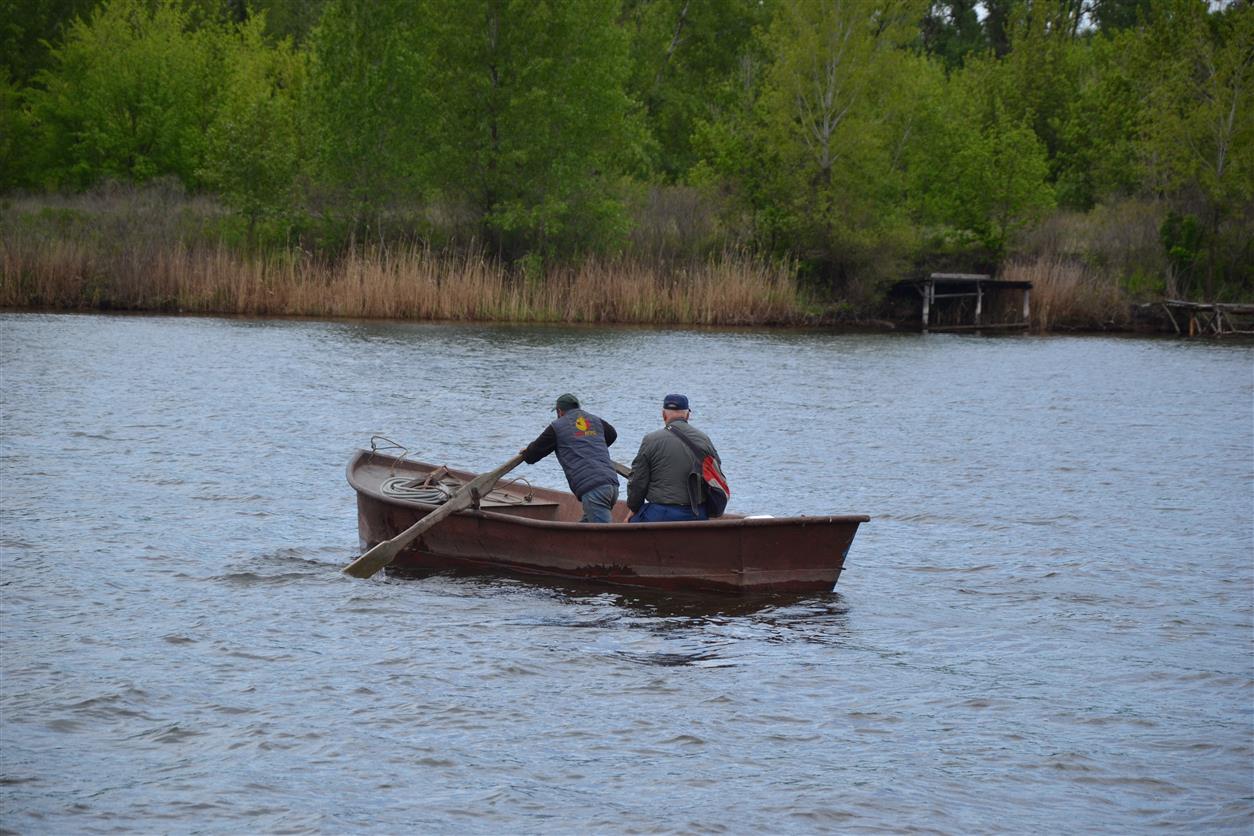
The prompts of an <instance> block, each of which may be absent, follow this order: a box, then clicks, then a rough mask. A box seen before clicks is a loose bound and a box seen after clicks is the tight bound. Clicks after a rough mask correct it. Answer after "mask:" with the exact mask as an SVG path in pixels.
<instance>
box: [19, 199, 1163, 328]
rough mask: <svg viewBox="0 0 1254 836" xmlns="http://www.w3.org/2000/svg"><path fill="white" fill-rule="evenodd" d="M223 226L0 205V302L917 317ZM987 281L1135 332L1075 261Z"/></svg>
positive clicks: (155, 308) (691, 270)
mask: <svg viewBox="0 0 1254 836" xmlns="http://www.w3.org/2000/svg"><path fill="white" fill-rule="evenodd" d="M231 222H232V219H231V216H230V215H229V213H228V212H226V211H225V210H224V209H222V208H221V207H220V206H219V205H218V204H216V203H215V202H214V201H213V200H212V199H210V198H206V197H197V196H188V195H183V194H178V193H170V192H167V191H162V190H160V189H141V190H133V189H131V190H119V191H113V192H108V191H105V192H97V193H92V194H85V195H76V196H70V197H60V196H51V195H50V196H36V197H30V198H22V199H10V200H6V201H5V202H4V204H3V205H2V206H0V307H5V308H39V309H51V310H125V311H152V312H182V313H196V314H227V315H251V316H308V317H351V318H378V319H418V320H449V321H482V322H571V323H604V324H610V323H621V324H658V325H767V326H771V325H777V326H797V325H840V326H844V327H849V328H860V329H871V330H885V329H893V328H898V327H903V328H911V327H914V326H915V323H916V322H917V319H916V318H915V317H913V316H909V315H905V314H903V313H902V312H901V311H897V312H894V311H893V310H892V308H891V306H890V305H889V304H888V300H887V293H886V291H885V294H884V296H883V298H881V299H878V300H877V299H875V298H871V299H869V300H867V299H864V300H861V301H858V302H853V301H851V300H847V299H841V298H831V296H830V294H820V293H818V292H816V291H815V290H814V289H812V288H809V287H806V286H804V285H803V283H802V282H801V281H800V280H799V278H798V271H797V267H796V265H794V264H792V263H789V262H786V261H772V260H767V259H764V258H759V257H755V256H753V255H750V254H746V253H744V252H743V251H737V250H727V251H723V252H720V253H716V254H714V255H710V256H707V257H704V258H697V257H694V256H688V257H686V258H682V259H679V258H674V257H664V256H655V257H652V258H650V257H644V256H641V255H639V254H638V253H637V254H634V255H623V256H619V257H617V258H589V259H586V260H583V261H581V262H578V263H575V264H566V265H559V266H554V267H549V268H548V269H547V270H546V269H542V268H541V267H540V265H539V264H535V265H528V264H523V265H519V264H514V265H506V264H503V263H501V262H499V261H497V260H495V259H493V258H491V257H489V256H488V255H487V254H485V253H483V252H482V251H480V250H478V249H476V248H474V247H468V248H461V249H455V248H451V247H450V248H446V249H443V250H436V249H433V248H431V247H429V246H426V245H423V244H419V243H412V242H405V243H389V242H386V241H383V242H378V243H374V244H371V245H368V246H364V247H362V246H358V247H353V248H350V249H349V250H348V251H347V252H346V253H343V254H334V255H330V254H326V253H316V252H309V251H306V250H304V249H302V248H301V247H300V246H299V245H292V246H288V247H284V248H277V249H270V250H267V251H261V252H258V251H255V250H250V249H249V248H248V247H246V246H243V245H242V244H240V243H239V241H238V240H237V239H233V238H232V235H231V231H232V227H231ZM1001 277H1002V278H1007V279H1011V280H1015V281H1030V282H1032V284H1033V290H1032V308H1031V321H1030V328H1031V330H1034V331H1037V332H1044V331H1055V330H1060V331H1076V330H1080V331H1125V330H1145V328H1146V327H1147V326H1146V323H1144V322H1141V323H1138V322H1137V321H1135V320H1134V318H1133V316H1132V312H1133V307H1132V303H1133V301H1134V300H1133V299H1131V298H1130V297H1129V296H1128V294H1127V293H1126V291H1125V290H1124V288H1122V287H1121V286H1120V284H1119V282H1118V281H1117V280H1115V279H1112V278H1111V277H1110V276H1109V275H1108V274H1106V273H1103V272H1101V271H1098V270H1095V269H1092V268H1090V267H1086V266H1084V265H1083V264H1081V263H1079V262H1077V261H1076V260H1075V259H1071V258H1065V257H1061V256H1058V255H1056V254H1050V253H1044V254H1036V255H1033V256H1031V257H1028V258H1021V259H1017V260H1011V261H1009V262H1007V263H1006V264H1005V265H1004V266H1003V269H1002V272H1001ZM1148 327H1149V329H1150V330H1154V329H1156V328H1158V327H1160V326H1159V325H1158V324H1156V323H1149V324H1148ZM1161 327H1165V328H1169V327H1170V326H1169V325H1168V324H1167V323H1166V322H1165V320H1164V322H1163V323H1162V324H1161Z"/></svg>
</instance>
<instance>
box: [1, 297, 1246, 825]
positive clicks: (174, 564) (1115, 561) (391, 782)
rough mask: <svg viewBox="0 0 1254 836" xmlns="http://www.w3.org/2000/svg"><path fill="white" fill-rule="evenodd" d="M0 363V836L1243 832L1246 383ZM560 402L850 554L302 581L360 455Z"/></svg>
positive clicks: (700, 350)
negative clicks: (667, 425)
mask: <svg viewBox="0 0 1254 836" xmlns="http://www.w3.org/2000/svg"><path fill="white" fill-rule="evenodd" d="M0 364H2V365H0V373H2V376H3V381H2V391H3V400H2V403H0V477H2V481H0V489H2V497H0V498H2V503H0V583H2V584H3V586H2V587H0V595H2V597H0V605H2V606H0V634H2V637H3V645H2V648H3V650H2V654H0V677H2V678H0V720H2V724H3V725H2V729H0V827H3V828H4V830H6V831H11V832H16V833H69V832H74V833H88V832H90V833H101V832H135V831H141V832H162V833H185V832H186V833H191V832H196V833H206V832H213V833H235V832H291V833H305V832H308V833H339V832H373V833H398V832H468V833H500V832H511V833H586V832H604V833H631V832H675V833H710V832H714V833H719V832H727V833H753V832H775V833H813V832H838V833H847V832H856V831H875V832H883V831H893V832H906V831H919V830H923V831H928V832H943V833H971V832H1041V831H1074V830H1084V831H1092V832H1110V833H1127V832H1132V831H1136V832H1143V831H1146V830H1163V831H1174V832H1189V833H1195V832H1239V833H1248V832H1249V830H1250V828H1251V826H1254V710H1252V709H1254V689H1252V686H1251V683H1252V682H1254V652H1252V651H1254V349H1251V347H1250V346H1248V345H1238V344H1234V343H1217V342H1203V341H1179V340H1152V339H1130V338H1101V337H1075V338H1071V337H1045V338H1038V337H1013V338H998V339H989V338H978V337H971V336H965V337H958V336H946V335H930V336H920V335H883V336H868V335H852V336H851V335H833V334H830V333H826V332H797V331H789V332H772V331H699V332H698V331H689V332H685V331H665V330H652V329H605V328H559V327H551V328H546V327H534V326H530V327H472V326H451V325H430V324H397V323H391V324H389V323H353V322H335V323H328V322H313V321H262V320H226V319H209V318H162V317H113V316H98V315H89V316H60V315H39V314H2V315H0ZM566 391H571V392H575V393H577V394H578V395H579V396H580V397H581V398H582V399H583V400H584V403H585V406H587V407H588V408H589V409H591V410H592V411H594V412H596V413H597V414H599V415H602V416H603V417H605V418H607V419H608V420H610V421H611V422H612V423H613V424H614V425H615V426H616V428H617V429H618V431H619V434H620V438H621V439H622V440H621V442H620V444H621V447H618V446H616V447H615V448H614V452H615V455H616V458H618V459H619V460H623V461H630V459H631V457H632V454H633V453H634V448H635V445H636V444H637V443H638V441H639V439H640V437H641V436H642V435H644V434H645V433H646V432H649V431H651V430H653V429H655V428H656V427H657V426H659V424H660V419H659V403H660V398H661V396H662V395H664V394H665V393H667V392H672V391H678V392H684V393H686V394H688V396H689V397H690V398H691V400H692V403H693V408H694V414H693V423H694V424H695V425H697V426H699V427H701V428H702V429H704V430H706V431H707V432H709V434H710V435H711V436H712V437H713V439H714V441H715V442H716V444H718V446H719V449H720V452H721V453H722V457H723V460H724V463H725V469H726V471H727V475H728V477H729V479H730V481H731V484H732V489H733V499H732V508H733V510H738V511H743V512H751V513H769V514H776V515H789V514H799V513H804V514H822V513H867V514H870V515H871V516H872V521H871V522H870V523H869V524H867V525H864V526H863V527H862V529H861V531H860V532H859V535H858V537H857V539H856V540H855V541H854V544H853V548H852V549H851V551H850V555H849V560H848V563H847V567H846V571H845V573H844V574H843V575H842V577H841V581H840V584H839V585H838V587H837V591H836V592H834V593H832V594H828V595H815V596H804V597H787V598H780V597H775V598H772V597H766V598H760V599H750V600H747V601H739V600H735V599H724V598H708V597H692V596H664V595H656V594H653V595H650V594H644V593H633V592H630V591H626V590H613V589H607V588H598V587H572V586H569V585H563V584H559V583H554V584H544V583H534V582H524V581H520V580H514V579H506V578H467V577H451V576H444V575H436V576H432V577H427V578H421V579H404V578H389V577H383V576H379V577H377V578H375V579H372V580H370V581H359V580H353V579H350V578H347V577H345V576H343V575H342V574H340V573H339V571H338V570H339V568H340V567H341V566H343V565H344V564H346V563H348V562H349V561H350V560H351V559H352V558H353V557H355V555H356V548H357V532H356V512H355V506H354V499H353V496H352V494H351V492H350V490H349V489H348V487H347V484H346V483H345V481H344V475H343V469H344V466H345V464H346V463H347V460H348V458H349V456H350V454H351V453H352V451H353V450H354V449H355V448H357V447H359V446H363V445H366V444H368V442H369V439H370V436H371V435H372V434H383V435H386V436H388V437H390V438H393V439H396V440H398V441H400V442H401V443H403V444H405V445H406V446H407V447H409V448H410V449H411V450H412V451H413V453H412V454H413V455H414V456H415V457H417V458H419V459H422V460H426V461H431V462H437V463H447V464H449V465H452V466H465V467H468V468H471V469H479V470H486V469H489V468H491V467H493V466H495V465H496V464H499V463H500V462H502V461H504V460H505V459H506V458H508V457H509V456H510V455H512V453H513V452H514V451H516V450H517V449H518V448H519V447H520V446H522V445H523V444H525V443H527V442H528V441H530V440H531V439H532V438H533V437H534V436H535V435H536V434H538V433H539V432H540V430H541V429H542V428H543V426H544V423H545V422H546V420H548V415H549V413H547V410H548V408H549V407H550V406H551V403H552V400H553V398H554V397H555V396H556V395H557V394H560V393H561V392H566ZM522 472H523V475H525V476H527V477H528V478H530V479H532V480H533V481H535V482H536V483H537V484H541V485H546V486H560V485H562V484H563V480H562V476H561V472H560V469H559V468H558V466H557V464H556V463H555V462H553V461H551V460H546V461H545V462H542V463H541V464H539V465H536V466H533V467H530V468H524V470H523V471H522Z"/></svg>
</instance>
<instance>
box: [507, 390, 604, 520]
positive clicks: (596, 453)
mask: <svg viewBox="0 0 1254 836" xmlns="http://www.w3.org/2000/svg"><path fill="white" fill-rule="evenodd" d="M554 409H555V410H556V411H557V419H556V420H555V421H553V422H552V423H551V424H549V425H548V426H547V427H545V428H544V432H542V433H540V435H539V436H538V437H537V438H536V440H535V441H533V442H531V443H530V444H528V445H527V446H526V447H524V448H522V449H521V450H519V451H518V452H520V453H522V454H523V461H525V462H526V463H527V464H535V463H536V462H538V461H540V459H542V458H544V457H545V456H547V455H548V454H549V453H552V452H553V451H555V450H556V451H557V460H558V462H560V463H561V465H562V470H563V471H564V472H565V473H566V481H567V482H568V483H569V484H570V490H571V493H573V494H574V495H575V496H576V497H578V498H579V501H580V502H582V503H583V519H581V520H580V522H598V523H607V522H609V521H610V514H611V512H612V511H613V510H614V503H615V502H617V501H618V474H617V473H615V472H614V465H613V464H612V463H611V462H610V450H609V448H610V445H611V444H613V443H614V440H615V439H616V438H618V432H617V431H615V429H614V427H612V426H611V425H610V422H609V421H606V420H604V419H602V418H598V417H597V416H595V415H593V414H592V413H591V412H588V411H586V410H584V409H582V408H581V407H580V406H579V399H578V398H576V397H575V396H574V395H571V394H569V393H568V394H565V395H562V396H561V397H559V398H558V399H557V406H555V407H554Z"/></svg>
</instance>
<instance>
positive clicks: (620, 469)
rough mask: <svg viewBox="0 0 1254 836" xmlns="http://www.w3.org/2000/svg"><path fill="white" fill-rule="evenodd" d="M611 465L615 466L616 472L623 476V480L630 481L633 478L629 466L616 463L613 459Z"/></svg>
mask: <svg viewBox="0 0 1254 836" xmlns="http://www.w3.org/2000/svg"><path fill="white" fill-rule="evenodd" d="M610 464H612V465H614V471H615V472H616V473H618V475H619V476H622V477H623V478H625V479H630V478H631V468H630V467H628V466H627V465H625V464H620V463H619V462H616V461H614V460H613V459H611V460H610Z"/></svg>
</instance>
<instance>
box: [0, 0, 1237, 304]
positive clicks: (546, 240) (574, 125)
mask: <svg viewBox="0 0 1254 836" xmlns="http://www.w3.org/2000/svg"><path fill="white" fill-rule="evenodd" d="M7 9H8V13H7V16H8V17H9V19H8V20H5V21H0V22H2V23H3V27H2V28H0V39H2V40H0V46H2V47H3V49H2V50H0V52H2V53H3V56H4V57H3V65H2V66H0V189H3V190H4V191H6V192H16V191H40V190H82V189H89V188H92V187H94V186H97V185H98V184H100V183H102V182H106V181H125V182H138V183H142V182H146V181H150V180H153V179H157V178H166V179H171V178H172V179H175V180H177V181H178V182H179V183H181V184H182V186H183V187H184V188H185V189H186V190H188V191H189V192H197V193H199V192H207V193H211V194H214V195H217V196H218V197H220V199H221V200H222V201H223V202H225V204H226V205H228V206H229V207H230V208H231V210H232V211H233V213H234V214H233V219H234V221H235V222H236V224H237V229H238V234H239V240H240V241H241V246H247V247H266V246H273V245H276V244H279V243H283V244H287V245H290V244H291V243H292V242H299V243H300V244H301V245H302V246H309V247H313V248H318V249H321V250H328V251H334V250H337V249H338V250H342V249H343V248H344V247H346V246H350V245H351V244H352V243H361V242H367V241H381V242H386V241H390V240H396V239H398V238H404V239H408V240H419V241H424V242H429V243H432V244H435V245H439V246H448V245H451V246H461V247H467V246H472V245H473V246H478V247H482V248H484V249H485V250H486V251H487V252H489V253H491V254H492V255H494V256H495V257H496V258H499V259H500V261H501V262H502V263H505V264H509V265H514V266H516V267H518V268H520V270H521V271H522V272H523V274H528V273H529V271H531V270H533V269H537V268H538V269H543V268H545V267H546V266H548V265H552V264H559V263H563V262H569V261H570V260H572V259H578V258H582V257H586V256H589V255H599V256H606V255H614V254H616V253H621V252H623V251H624V249H625V248H629V247H630V246H632V243H631V242H633V241H636V242H637V246H639V241H640V240H641V239H640V236H639V235H638V234H636V233H638V231H639V230H638V228H639V227H640V226H641V225H642V224H646V223H650V222H653V223H655V225H658V226H659V227H665V229H666V230H670V235H671V237H672V238H677V239H679V240H678V241H671V242H670V243H665V240H666V235H665V234H659V236H655V237H654V238H653V239H651V243H650V246H653V247H656V248H657V249H659V250H661V249H665V248H669V249H670V250H674V251H677V252H688V253H700V252H701V251H702V250H703V249H708V248H710V247H715V246H719V247H726V246H729V244H730V245H733V246H736V247H743V248H746V249H748V250H750V251H752V252H753V253H754V255H755V257H758V256H762V255H766V256H778V257H782V258H787V259H791V260H792V261H793V262H794V263H796V264H797V265H799V269H800V271H801V273H802V276H803V277H804V278H807V279H809V280H811V281H812V282H813V283H815V284H816V285H817V286H821V287H826V288H829V289H832V290H833V291H839V292H846V293H847V292H849V291H850V288H857V289H860V292H866V293H874V292H876V291H877V290H878V289H882V287H883V285H884V283H885V282H886V281H887V280H889V279H890V278H894V277H898V278H899V277H901V276H902V275H905V274H906V273H908V272H910V271H911V270H914V269H919V268H920V265H925V264H931V265H949V264H952V265H956V266H959V267H962V266H967V267H974V266H982V265H995V264H996V263H997V262H999V261H1000V260H1002V259H1004V258H1006V257H1008V256H1010V255H1013V254H1014V253H1015V252H1016V251H1017V248H1019V247H1020V246H1021V242H1022V240H1023V238H1024V236H1025V235H1026V234H1028V233H1030V232H1031V231H1032V230H1038V229H1040V228H1041V225H1042V224H1043V223H1045V222H1046V220H1047V219H1048V218H1050V217H1051V216H1054V215H1056V214H1057V213H1061V212H1066V213H1071V215H1072V216H1073V217H1081V218H1083V217H1087V216H1089V215H1091V213H1094V212H1100V211H1103V210H1108V209H1109V207H1112V206H1117V205H1120V204H1121V203H1126V202H1127V201H1139V202H1140V203H1141V204H1143V205H1148V206H1152V207H1153V217H1154V218H1155V224H1156V226H1157V230H1156V231H1157V237H1158V241H1157V242H1156V246H1158V247H1160V248H1161V255H1162V258H1163V259H1164V263H1165V264H1166V265H1167V269H1168V270H1169V271H1170V273H1171V278H1172V280H1173V282H1174V285H1175V287H1176V288H1178V290H1179V291H1180V292H1182V293H1187V294H1191V295H1195V296H1199V297H1208V298H1217V297H1228V298H1231V297H1235V296H1248V295H1249V294H1250V293H1251V292H1252V291H1254V276H1252V273H1251V270H1252V268H1251V266H1250V265H1251V264H1252V263H1254V250H1252V245H1251V239H1254V234H1252V230H1254V109H1252V108H1251V97H1252V95H1254V93H1252V90H1254V10H1252V9H1251V6H1250V4H1248V3H1244V2H1234V3H1225V2H1213V1H1212V2H1209V3H1208V2H1206V1H1205V0H984V2H982V3H980V4H979V5H977V3H976V2H975V0H935V2H928V0H621V2H610V0H422V2H406V1H405V0H252V1H251V2H246V0H61V1H60V2H49V0H15V1H14V0H11V2H10V3H9V4H8V6H7ZM981 12H982V13H983V14H982V16H981ZM685 196H689V197H691V196H695V197H691V199H692V200H695V201H696V204H686V203H684V202H683V200H682V199H681V198H684V197H685ZM668 201H669V203H668ZM693 206H699V207H700V208H699V209H696V208H693ZM694 212H695V213H701V212H708V213H709V214H710V216H711V217H712V218H713V219H714V220H713V222H712V228H713V229H714V230H715V231H713V232H711V225H706V226H701V225H699V224H693V223H691V221H692V217H690V215H691V214H692V213H694ZM651 213H652V215H653V216H654V217H652V218H651V217H650V214H651ZM663 232H665V230H663ZM1127 278H1129V279H1133V278H1135V277H1127Z"/></svg>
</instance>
